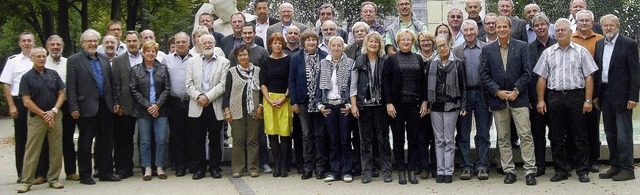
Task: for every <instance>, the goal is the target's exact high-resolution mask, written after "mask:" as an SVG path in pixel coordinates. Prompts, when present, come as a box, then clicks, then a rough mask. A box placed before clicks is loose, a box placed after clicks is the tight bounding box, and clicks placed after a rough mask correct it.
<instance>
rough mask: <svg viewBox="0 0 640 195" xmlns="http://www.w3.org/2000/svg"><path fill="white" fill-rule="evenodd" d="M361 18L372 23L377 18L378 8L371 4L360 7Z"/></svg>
mask: <svg viewBox="0 0 640 195" xmlns="http://www.w3.org/2000/svg"><path fill="white" fill-rule="evenodd" d="M360 18H361V19H362V21H363V22H366V23H372V22H373V21H374V20H375V19H376V8H375V7H373V5H371V4H365V5H364V6H362V8H361V9H360Z"/></svg>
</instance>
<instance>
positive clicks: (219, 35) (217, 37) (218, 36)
mask: <svg viewBox="0 0 640 195" xmlns="http://www.w3.org/2000/svg"><path fill="white" fill-rule="evenodd" d="M211 35H213V39H215V40H216V43H218V44H220V43H222V38H224V35H223V34H222V33H219V32H216V31H213V32H212V33H211ZM218 44H216V45H218Z"/></svg>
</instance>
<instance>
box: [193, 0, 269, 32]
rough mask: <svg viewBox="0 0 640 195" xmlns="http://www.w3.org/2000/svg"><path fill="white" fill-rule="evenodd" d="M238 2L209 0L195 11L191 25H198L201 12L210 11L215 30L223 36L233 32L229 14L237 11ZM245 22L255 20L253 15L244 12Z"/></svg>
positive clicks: (232, 0)
mask: <svg viewBox="0 0 640 195" xmlns="http://www.w3.org/2000/svg"><path fill="white" fill-rule="evenodd" d="M237 5H238V2H237V1H236V0H209V3H204V4H202V6H201V7H200V9H199V10H198V12H197V13H196V17H195V20H194V23H193V26H194V27H195V26H198V19H199V18H200V15H202V13H210V14H211V15H213V16H214V17H217V18H214V19H213V20H214V21H213V29H214V31H215V32H219V33H222V34H223V35H224V36H227V35H230V34H233V30H232V29H231V22H230V21H231V15H232V14H233V13H236V12H238V8H237ZM244 16H245V18H246V19H247V22H252V21H254V20H256V18H257V17H256V16H255V15H251V14H248V13H244Z"/></svg>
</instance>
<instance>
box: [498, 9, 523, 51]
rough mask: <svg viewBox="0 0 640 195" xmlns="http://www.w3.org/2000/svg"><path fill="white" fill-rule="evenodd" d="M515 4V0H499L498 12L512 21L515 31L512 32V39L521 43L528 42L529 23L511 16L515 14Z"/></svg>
mask: <svg viewBox="0 0 640 195" xmlns="http://www.w3.org/2000/svg"><path fill="white" fill-rule="evenodd" d="M514 6H515V4H514V3H513V0H499V1H498V12H499V13H500V15H501V16H507V17H509V19H511V24H512V25H511V26H512V27H513V28H511V29H513V30H511V37H512V38H514V39H518V40H521V41H525V42H526V41H527V34H525V33H526V32H525V31H526V29H525V28H526V25H527V22H525V21H524V20H522V19H520V18H517V17H514V16H512V15H511V14H512V13H513V7H514Z"/></svg>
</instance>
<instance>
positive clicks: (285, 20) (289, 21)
mask: <svg viewBox="0 0 640 195" xmlns="http://www.w3.org/2000/svg"><path fill="white" fill-rule="evenodd" d="M294 13H295V11H294V9H293V5H291V3H283V4H280V9H279V10H278V14H280V22H278V23H275V24H272V25H271V26H269V28H267V37H271V34H273V33H275V32H281V33H282V34H283V35H286V34H287V27H289V26H291V25H294V26H297V27H298V30H299V31H300V33H302V32H304V31H305V30H307V28H309V27H308V26H307V25H304V24H302V23H298V22H296V21H293V16H294V15H295V14H294ZM285 39H287V37H286V36H285ZM267 48H269V46H267Z"/></svg>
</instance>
